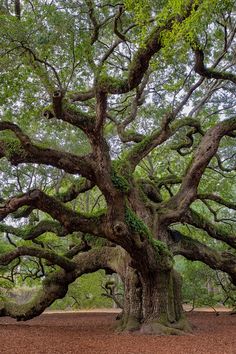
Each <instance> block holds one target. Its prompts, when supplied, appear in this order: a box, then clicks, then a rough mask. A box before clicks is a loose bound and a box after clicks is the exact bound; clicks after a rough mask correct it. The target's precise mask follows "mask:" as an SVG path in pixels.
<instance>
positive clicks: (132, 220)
mask: <svg viewBox="0 0 236 354" xmlns="http://www.w3.org/2000/svg"><path fill="white" fill-rule="evenodd" d="M125 221H126V223H127V224H128V225H129V227H130V228H131V230H133V231H134V232H136V233H139V234H140V235H143V236H145V237H147V238H148V239H149V240H152V239H153V237H152V233H151V231H150V230H149V228H148V227H147V225H146V224H145V223H144V222H143V221H142V220H141V219H140V218H139V217H138V216H137V215H136V214H135V213H134V212H133V210H132V209H130V208H129V207H126V208H125Z"/></svg>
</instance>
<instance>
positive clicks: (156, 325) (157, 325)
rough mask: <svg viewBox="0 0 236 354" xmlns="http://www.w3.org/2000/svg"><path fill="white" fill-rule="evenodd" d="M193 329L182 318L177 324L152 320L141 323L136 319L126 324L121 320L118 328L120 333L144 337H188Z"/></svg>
mask: <svg viewBox="0 0 236 354" xmlns="http://www.w3.org/2000/svg"><path fill="white" fill-rule="evenodd" d="M192 329H193V327H192V326H191V324H190V323H189V322H188V320H187V319H186V318H184V317H183V318H181V319H180V320H179V321H178V322H175V323H161V322H160V321H158V320H152V321H150V322H147V323H145V322H144V323H140V322H139V321H138V320H137V319H135V318H129V319H128V320H127V321H126V323H125V324H124V322H123V321H122V320H121V321H119V324H118V326H117V328H116V331H117V332H118V333H133V334H140V335H142V334H144V335H147V334H148V335H159V336H161V335H186V334H191V333H192Z"/></svg>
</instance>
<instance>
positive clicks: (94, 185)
mask: <svg viewBox="0 0 236 354" xmlns="http://www.w3.org/2000/svg"><path fill="white" fill-rule="evenodd" d="M0 17H1V28H0V55H1V56H0V70H1V86H0V92H1V96H0V102H1V108H0V114H1V120H0V158H1V160H0V166H1V172H0V173H1V178H2V185H1V190H0V202H1V205H0V265H1V270H0V272H1V274H2V276H3V279H4V278H5V279H6V278H7V279H10V280H11V281H12V282H17V279H18V277H19V276H21V274H23V273H24V274H27V276H30V277H32V278H35V279H36V278H41V279H42V289H41V290H40V291H39V293H38V294H37V295H36V296H35V298H33V299H32V300H31V301H30V302H28V303H26V304H24V305H18V304H15V303H12V302H10V301H7V300H6V299H5V300H3V301H2V302H1V304H0V315H1V316H11V317H14V318H16V319H17V320H27V319H30V318H32V317H34V316H36V315H39V314H40V313H42V312H43V311H44V309H45V308H46V307H48V306H49V305H50V304H52V303H53V302H54V301H55V300H56V299H59V298H63V297H64V296H65V294H66V293H67V290H68V286H69V284H71V283H72V282H73V281H75V279H77V278H78V277H80V276H81V275H82V274H85V273H90V272H94V271H96V270H98V269H105V270H106V271H107V272H116V273H118V274H119V275H120V277H121V279H122V281H123V283H124V286H125V295H124V310H123V314H122V317H121V329H122V330H141V331H142V332H143V333H173V334H178V333H180V332H181V331H182V330H188V328H189V327H188V324H187V322H186V321H185V319H184V315H183V311H182V304H181V281H180V277H179V275H178V273H177V272H176V270H175V269H174V256H175V255H183V256H184V257H186V258H188V259H190V260H193V261H201V262H204V263H205V264H207V265H209V266H210V267H211V268H213V269H219V270H221V271H223V272H226V273H227V274H228V275H229V278H230V280H231V281H232V282H233V284H236V258H235V248H236V236H235V220H236V219H235V209H236V205H235V194H236V190H235V184H234V182H235V169H236V166H235V155H236V149H235V137H236V116H235V84H236V75H235V73H234V68H235V32H236V19H235V4H234V1H233V0H224V1H222V0H221V1H220V0H188V1H186V0H184V1H183V0H178V1H174V0H160V1H158V2H153V1H142V0H135V1H133V0H126V1H124V2H117V1H114V0H110V1H106V0H79V1H47V0H45V1H42V0H39V1H34V2H32V1H27V0H25V1H23V0H22V1H17V0H16V1H14V2H12V1H11V2H10V1H1V2H0ZM32 269H33V271H32Z"/></svg>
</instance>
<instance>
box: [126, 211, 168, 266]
mask: <svg viewBox="0 0 236 354" xmlns="http://www.w3.org/2000/svg"><path fill="white" fill-rule="evenodd" d="M125 221H126V223H127V224H128V225H129V227H130V228H131V230H133V231H134V232H136V233H138V234H140V235H143V236H145V237H146V238H147V239H148V241H149V242H150V244H151V245H152V246H153V248H154V249H155V253H156V256H157V258H158V259H159V260H160V261H161V263H163V267H168V268H169V267H171V266H172V265H173V255H172V254H171V252H170V251H169V249H168V247H167V245H166V244H165V243H164V242H162V241H160V240H156V239H154V238H153V235H152V232H151V231H150V230H149V228H148V226H147V225H146V224H145V223H144V222H143V221H142V220H141V219H140V218H139V217H138V216H137V215H136V214H135V213H134V212H133V211H132V209H130V208H129V207H126V209H125Z"/></svg>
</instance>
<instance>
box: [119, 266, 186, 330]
mask: <svg viewBox="0 0 236 354" xmlns="http://www.w3.org/2000/svg"><path fill="white" fill-rule="evenodd" d="M181 283H182V282H181V277H180V275H179V274H178V273H177V272H176V271H175V270H174V269H171V270H168V271H160V270H158V271H156V272H146V273H142V274H141V273H139V272H138V271H137V270H135V269H133V268H131V267H128V269H127V272H126V276H125V282H124V285H125V295H124V309H123V312H122V316H121V319H120V322H119V326H118V329H119V330H121V331H139V332H140V333H143V334H181V333H183V331H184V332H185V331H189V330H190V325H189V324H188V322H187V320H186V318H185V316H184V312H183V308H182V297H181Z"/></svg>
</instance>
